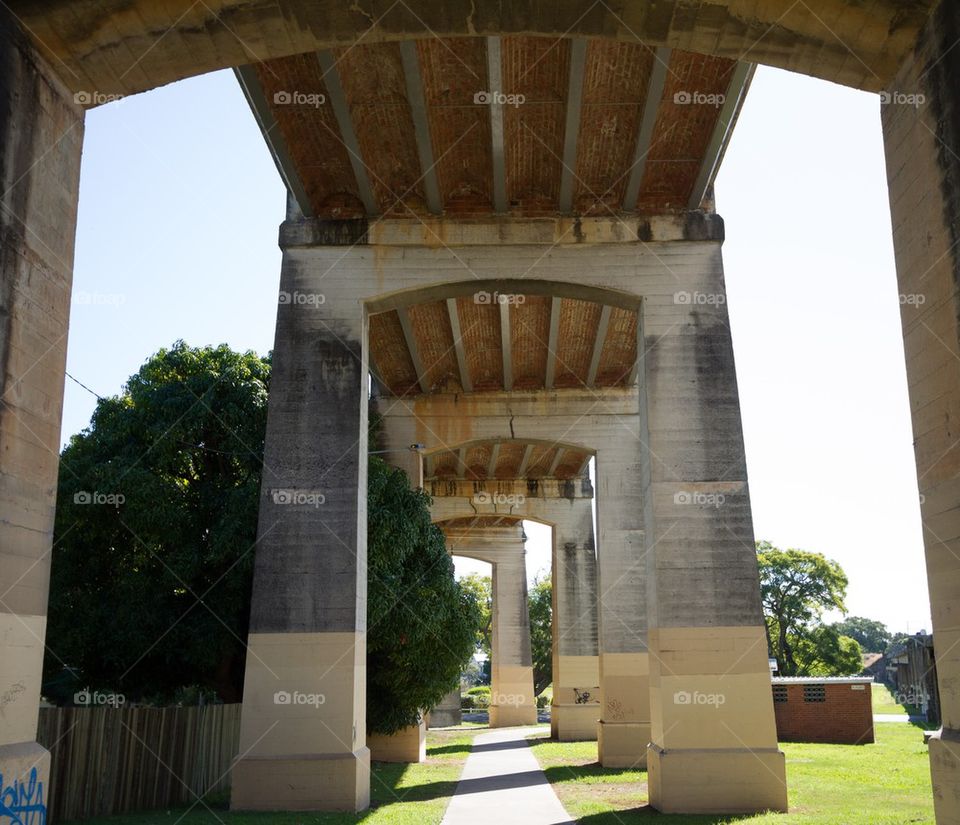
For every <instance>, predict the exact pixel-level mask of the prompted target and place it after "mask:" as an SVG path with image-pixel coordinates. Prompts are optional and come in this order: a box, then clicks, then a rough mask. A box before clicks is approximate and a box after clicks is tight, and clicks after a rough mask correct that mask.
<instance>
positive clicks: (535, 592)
mask: <svg viewBox="0 0 960 825" xmlns="http://www.w3.org/2000/svg"><path fill="white" fill-rule="evenodd" d="M527 603H528V608H529V613H530V650H531V652H532V654H533V695H534V696H539V695H540V694H541V693H543V691H544V689H545V688H546V687H547V685H549V684H550V683H551V682H552V681H553V585H552V583H551V580H550V576H549V575H546V576H543V577H540V576H538V577H537V578H536V580H535V581H534V585H533V587H532V588H531V589H530V593H529V596H528V599H527Z"/></svg>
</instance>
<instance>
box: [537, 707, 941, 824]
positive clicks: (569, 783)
mask: <svg viewBox="0 0 960 825" xmlns="http://www.w3.org/2000/svg"><path fill="white" fill-rule="evenodd" d="M876 738H877V741H876V743H875V744H873V745H812V744H799V743H783V744H781V746H780V747H781V749H782V750H783V752H784V753H785V754H786V757H787V786H788V788H789V800H790V813H788V814H758V815H753V816H739V817H737V816H680V815H675V816H671V817H670V818H669V822H670V825H688V824H689V825H692V824H693V823H725V822H746V823H751V825H753V823H765V824H766V825H770V823H783V825H794V823H817V825H886V823H889V825H893V823H896V824H897V825H901V823H907V822H916V823H921V822H928V823H932V822H933V821H934V820H933V797H932V794H931V788H930V766H929V762H928V759H927V748H926V746H925V745H924V744H923V733H922V731H921V730H920V728H918V727H917V726H915V725H909V724H902V723H896V722H881V723H878V724H877V725H876ZM531 744H532V747H533V750H534V752H535V753H536V755H537V759H538V760H539V762H540V765H541V767H542V768H543V769H544V771H545V773H546V774H547V778H548V779H549V780H550V782H551V784H552V785H553V787H554V790H555V791H556V792H557V795H558V796H559V797H560V800H561V802H563V804H564V805H565V806H566V808H567V811H568V812H569V813H570V815H571V816H572V817H574V818H575V819H576V820H577V821H578V822H582V823H589V825H607V823H609V825H630V823H635V822H647V821H652V820H654V819H655V818H658V817H661V814H658V813H657V812H656V811H654V810H652V809H651V808H649V807H647V806H646V799H647V785H646V780H647V775H646V772H645V771H634V770H604V769H602V768H600V767H599V765H597V762H596V759H597V750H596V747H597V746H596V743H595V742H562V743H561V742H552V741H550V740H548V739H540V740H532V743H531ZM660 821H664V822H666V821H667V820H666V819H665V818H664V819H661V820H660Z"/></svg>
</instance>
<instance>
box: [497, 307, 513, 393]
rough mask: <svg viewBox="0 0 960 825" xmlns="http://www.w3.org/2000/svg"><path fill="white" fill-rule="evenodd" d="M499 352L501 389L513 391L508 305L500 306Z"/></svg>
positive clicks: (511, 344)
mask: <svg viewBox="0 0 960 825" xmlns="http://www.w3.org/2000/svg"><path fill="white" fill-rule="evenodd" d="M500 351H501V352H502V353H503V388H504V390H506V391H507V392H510V390H512V389H513V341H512V340H511V338H510V304H508V303H507V302H505V301H504V302H503V303H501V304H500Z"/></svg>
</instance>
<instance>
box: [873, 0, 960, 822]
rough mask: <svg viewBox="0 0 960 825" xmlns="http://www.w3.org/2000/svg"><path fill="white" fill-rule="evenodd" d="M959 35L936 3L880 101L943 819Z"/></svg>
mask: <svg viewBox="0 0 960 825" xmlns="http://www.w3.org/2000/svg"><path fill="white" fill-rule="evenodd" d="M958 39H960V7H958V6H957V4H956V3H949V2H942V3H940V6H939V8H938V9H937V10H936V11H935V12H934V13H933V15H932V16H931V18H930V20H929V21H928V22H927V25H926V26H925V28H924V29H923V30H922V32H921V34H920V38H919V41H918V44H917V48H916V50H915V51H914V52H913V53H912V54H911V55H910V56H909V57H908V59H907V60H906V61H905V62H904V64H903V66H902V68H901V70H900V72H899V74H898V75H897V76H896V78H895V79H894V81H893V82H892V83H891V84H890V85H889V87H888V89H887V92H886V95H885V97H882V98H881V106H880V110H881V117H882V122H883V137H884V146H885V152H886V160H887V180H888V185H889V193H890V211H891V217H892V223H893V246H894V253H895V257H896V263H897V281H898V287H899V290H898V291H899V293H900V315H901V322H902V326H903V343H904V350H905V354H906V361H907V385H908V391H909V395H910V409H911V414H912V417H913V437H914V442H913V443H914V451H915V454H916V461H917V478H918V481H919V484H918V486H919V490H920V511H921V515H922V523H923V539H924V545H925V547H926V565H927V582H928V587H929V589H930V612H931V616H932V618H933V640H934V649H935V651H936V657H937V680H938V682H939V688H940V703H941V711H942V716H943V727H942V728H941V730H939V731H938V732H937V733H935V734H934V735H933V736H932V737H931V739H930V743H929V747H930V773H931V777H932V780H933V800H934V808H935V810H936V816H937V822H941V823H947V822H950V823H954V822H960V448H958V441H957V438H958V431H957V424H956V421H957V417H958V414H960V413H958V411H960V321H958V317H960V316H958V306H960V292H958V284H960V89H958V86H957V78H958V77H960V50H958V49H957V47H956V43H957V41H958ZM884 101H885V102H884ZM921 298H922V300H921Z"/></svg>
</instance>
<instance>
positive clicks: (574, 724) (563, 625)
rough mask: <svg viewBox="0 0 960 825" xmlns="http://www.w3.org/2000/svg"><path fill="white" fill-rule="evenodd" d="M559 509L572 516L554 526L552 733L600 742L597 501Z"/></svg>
mask: <svg viewBox="0 0 960 825" xmlns="http://www.w3.org/2000/svg"><path fill="white" fill-rule="evenodd" d="M566 505H569V509H568V510H567V507H566ZM556 507H557V509H558V510H567V512H563V513H562V515H558V518H557V521H556V523H555V524H554V526H553V702H552V704H551V708H550V732H551V735H552V736H553V738H554V739H558V740H560V741H562V742H569V741H576V740H596V738H597V722H598V720H599V718H600V662H599V657H598V653H597V628H598V621H599V617H598V614H597V556H596V542H595V540H594V530H593V499H592V498H575V499H570V500H569V501H567V500H558V501H557V503H556ZM645 745H646V743H644V746H645Z"/></svg>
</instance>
